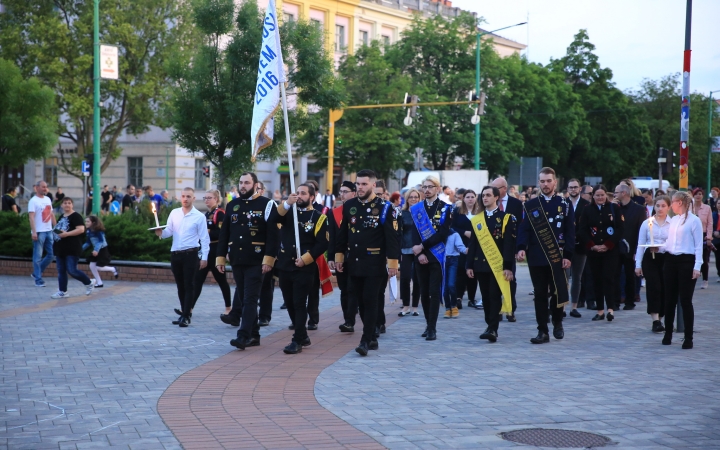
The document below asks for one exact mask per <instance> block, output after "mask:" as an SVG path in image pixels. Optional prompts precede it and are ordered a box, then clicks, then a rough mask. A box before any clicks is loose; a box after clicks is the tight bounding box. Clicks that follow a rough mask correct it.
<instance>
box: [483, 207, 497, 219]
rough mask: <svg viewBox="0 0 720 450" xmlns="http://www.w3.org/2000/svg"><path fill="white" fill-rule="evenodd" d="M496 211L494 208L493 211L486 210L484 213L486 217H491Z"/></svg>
mask: <svg viewBox="0 0 720 450" xmlns="http://www.w3.org/2000/svg"><path fill="white" fill-rule="evenodd" d="M497 210H498V207H497V206H496V207H495V209H493V210H492V211H488V210H487V209H486V210H485V212H486V213H487V216H488V217H492V215H493V214H495V211H497Z"/></svg>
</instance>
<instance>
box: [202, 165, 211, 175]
mask: <svg viewBox="0 0 720 450" xmlns="http://www.w3.org/2000/svg"><path fill="white" fill-rule="evenodd" d="M202 170H203V175H205V177H207V178H210V166H204V167H203V168H202Z"/></svg>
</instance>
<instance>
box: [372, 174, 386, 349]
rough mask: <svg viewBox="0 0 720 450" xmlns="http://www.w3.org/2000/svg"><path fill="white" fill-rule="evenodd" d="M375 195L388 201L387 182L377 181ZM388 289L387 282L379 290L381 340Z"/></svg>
mask: <svg viewBox="0 0 720 450" xmlns="http://www.w3.org/2000/svg"><path fill="white" fill-rule="evenodd" d="M373 190H374V191H375V195H377V196H378V198H380V199H382V200H386V201H387V200H388V198H389V197H390V195H389V194H388V191H387V189H386V188H385V182H384V181H382V180H377V181H376V182H375V188H374V189H373ZM386 289H387V281H386V282H385V283H383V284H381V285H380V286H379V289H378V303H377V306H378V311H377V322H376V323H375V337H376V338H379V337H380V335H381V334H385V331H386V330H385V290H386Z"/></svg>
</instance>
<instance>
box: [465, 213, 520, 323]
mask: <svg viewBox="0 0 720 450" xmlns="http://www.w3.org/2000/svg"><path fill="white" fill-rule="evenodd" d="M510 217H511V214H505V218H504V219H503V225H502V234H503V237H504V236H505V227H506V226H507V223H508V220H509V219H510ZM470 223H472V225H473V231H474V232H475V237H476V238H477V240H478V243H479V244H480V248H481V249H482V251H483V254H484V255H485V258H487V262H488V264H489V265H490V269H491V270H492V272H493V275H494V276H495V281H497V284H498V286H500V292H502V306H501V307H500V313H501V314H502V313H505V314H512V301H511V299H512V297H511V296H510V282H509V281H508V280H506V279H505V275H504V274H503V256H502V253H500V249H499V248H498V246H497V244H495V240H494V239H493V237H492V235H491V234H490V230H488V227H487V224H486V223H485V213H484V212H481V213H479V214H475V215H474V216H473V218H472V219H470Z"/></svg>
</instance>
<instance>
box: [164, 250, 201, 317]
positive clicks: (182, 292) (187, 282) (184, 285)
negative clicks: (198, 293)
mask: <svg viewBox="0 0 720 450" xmlns="http://www.w3.org/2000/svg"><path fill="white" fill-rule="evenodd" d="M170 268H171V270H172V273H173V277H175V284H176V285H177V292H178V300H180V310H181V311H182V312H183V316H186V317H187V316H189V315H190V311H191V310H192V307H193V305H194V304H195V277H196V276H197V272H198V270H199V269H200V259H199V258H198V252H196V251H190V252H182V253H178V252H175V253H172V254H171V255H170Z"/></svg>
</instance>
